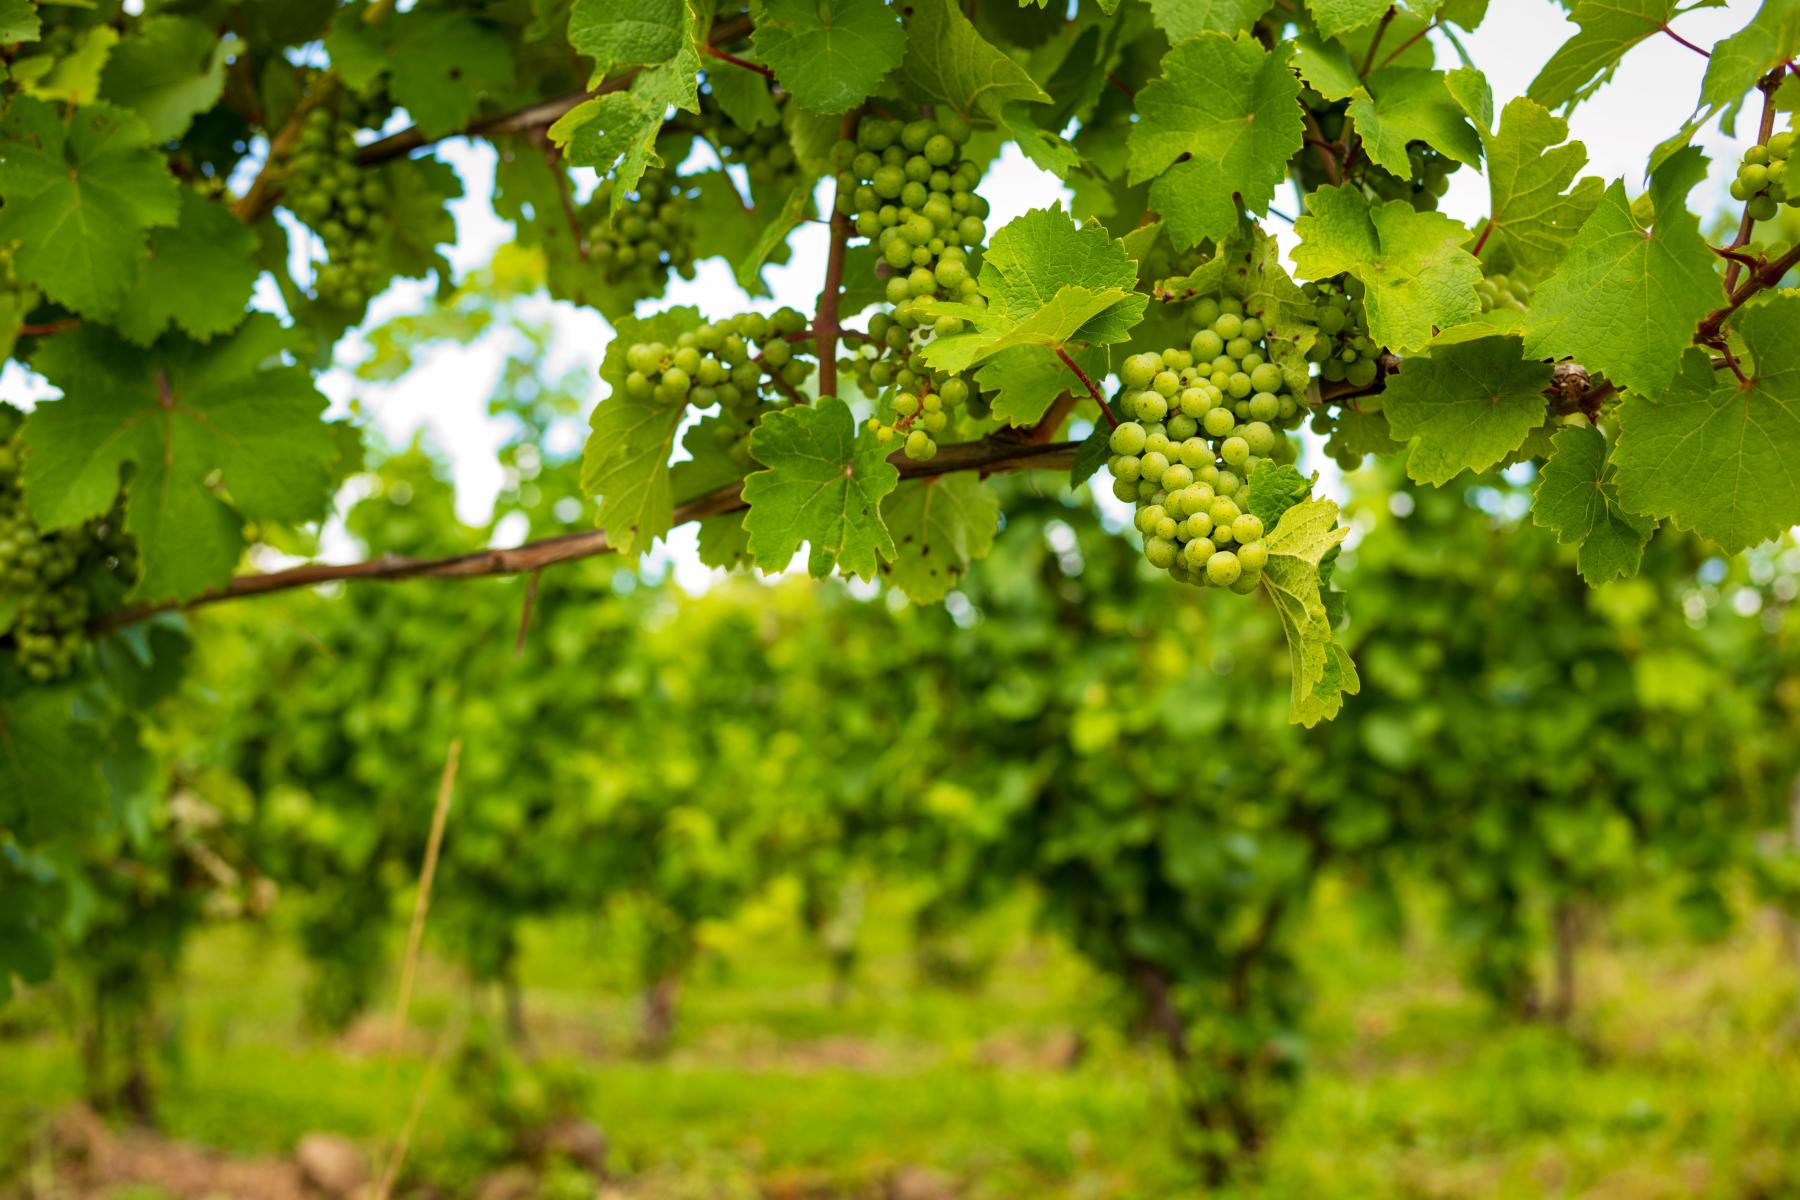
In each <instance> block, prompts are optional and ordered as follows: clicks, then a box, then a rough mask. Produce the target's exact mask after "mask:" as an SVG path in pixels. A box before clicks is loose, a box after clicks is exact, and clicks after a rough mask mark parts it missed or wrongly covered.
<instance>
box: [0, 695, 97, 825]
mask: <svg viewBox="0 0 1800 1200" xmlns="http://www.w3.org/2000/svg"><path fill="white" fill-rule="evenodd" d="M99 751H100V745H99V738H98V737H96V736H95V729H94V726H93V724H92V723H91V722H87V721H80V720H77V719H76V703H75V698H74V696H73V695H72V693H71V692H70V690H69V689H66V688H31V689H28V690H27V691H25V692H24V693H23V694H21V695H16V696H7V697H4V698H0V829H9V830H20V831H22V832H23V833H24V834H25V835H26V836H27V837H29V838H30V839H32V840H34V841H40V840H42V839H44V838H46V837H50V836H53V835H54V834H56V833H57V832H58V831H60V830H66V829H76V828H80V827H81V825H82V823H83V821H84V820H85V818H87V817H88V816H90V815H91V814H94V813H96V812H98V811H99V810H100V809H101V807H102V806H103V805H104V804H105V803H106V784H105V782H104V780H103V779H102V778H101V776H100V768H99V765H98V764H99V761H100V753H99Z"/></svg>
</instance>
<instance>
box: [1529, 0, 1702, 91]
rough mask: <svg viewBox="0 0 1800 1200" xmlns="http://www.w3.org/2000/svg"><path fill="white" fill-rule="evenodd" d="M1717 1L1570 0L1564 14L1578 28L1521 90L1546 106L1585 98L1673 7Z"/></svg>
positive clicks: (1656, 29) (1667, 17) (1658, 26)
mask: <svg viewBox="0 0 1800 1200" xmlns="http://www.w3.org/2000/svg"><path fill="white" fill-rule="evenodd" d="M1722 2H1723V0H1700V2H1699V3H1696V4H1690V5H1688V6H1687V8H1678V6H1677V3H1676V0H1575V7H1574V9H1573V11H1572V12H1571V13H1570V14H1569V15H1570V18H1571V19H1572V20H1573V21H1574V22H1575V23H1576V24H1577V25H1579V26H1581V32H1579V33H1577V34H1576V35H1575V36H1574V37H1572V38H1570V39H1569V40H1568V41H1566V42H1564V43H1563V44H1562V46H1561V47H1560V48H1558V50H1557V51H1556V53H1555V54H1552V55H1551V56H1550V61H1549V62H1547V63H1545V64H1544V68H1543V70H1541V71H1539V72H1538V74H1537V78H1536V79H1533V80H1532V81H1531V86H1529V87H1528V88H1526V89H1525V94H1526V95H1527V96H1529V97H1531V98H1532V99H1533V100H1536V101H1537V102H1538V103H1539V104H1542V105H1543V106H1544V107H1545V108H1561V107H1562V106H1563V105H1565V104H1573V103H1575V102H1576V101H1579V100H1585V99H1586V98H1587V97H1589V96H1591V95H1593V94H1594V93H1595V92H1596V91H1598V90H1599V89H1600V87H1601V86H1602V85H1603V84H1605V83H1606V81H1607V80H1609V79H1611V78H1612V76H1613V72H1614V71H1617V70H1618V69H1619V60H1620V59H1622V58H1624V57H1625V55H1626V53H1627V52H1628V51H1630V49H1631V48H1632V47H1633V46H1635V45H1637V44H1638V43H1639V42H1642V41H1644V40H1645V39H1646V38H1650V37H1654V36H1655V35H1656V34H1658V33H1660V32H1661V31H1662V27H1663V26H1664V25H1665V24H1667V23H1668V22H1669V20H1670V19H1671V18H1673V17H1674V16H1675V15H1676V13H1677V12H1687V11H1691V10H1692V9H1696V8H1710V7H1715V6H1716V5H1718V4H1720V3H1722Z"/></svg>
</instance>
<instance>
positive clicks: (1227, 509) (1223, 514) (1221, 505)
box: [1206, 495, 1240, 526]
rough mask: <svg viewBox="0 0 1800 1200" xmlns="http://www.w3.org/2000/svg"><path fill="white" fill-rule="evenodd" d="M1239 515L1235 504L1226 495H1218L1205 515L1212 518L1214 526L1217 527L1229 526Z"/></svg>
mask: <svg viewBox="0 0 1800 1200" xmlns="http://www.w3.org/2000/svg"><path fill="white" fill-rule="evenodd" d="M1239 513H1240V510H1239V509H1238V506H1237V502H1236V501H1234V500H1232V499H1231V497H1229V496H1226V495H1220V496H1219V497H1218V498H1217V499H1216V500H1214V501H1213V502H1212V505H1211V507H1209V508H1208V509H1207V510H1206V515H1207V516H1209V517H1211V518H1212V521H1213V524H1214V525H1218V526H1224V525H1230V524H1231V523H1232V522H1233V521H1235V520H1237V519H1238V516H1239Z"/></svg>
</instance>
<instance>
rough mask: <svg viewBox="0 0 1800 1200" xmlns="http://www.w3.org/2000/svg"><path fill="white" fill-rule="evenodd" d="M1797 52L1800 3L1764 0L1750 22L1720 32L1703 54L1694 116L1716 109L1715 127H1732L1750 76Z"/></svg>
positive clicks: (1754, 78) (1732, 131)
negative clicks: (1723, 34)
mask: <svg viewBox="0 0 1800 1200" xmlns="http://www.w3.org/2000/svg"><path fill="white" fill-rule="evenodd" d="M1796 54H1800V5H1796V4H1794V3H1793V0H1764V3H1763V6H1762V7H1761V8H1760V9H1758V10H1757V12H1756V15H1755V16H1754V17H1752V18H1750V23H1749V24H1748V25H1745V26H1744V27H1743V28H1742V29H1740V30H1738V31H1737V32H1736V33H1734V34H1732V35H1731V36H1730V37H1728V38H1725V39H1724V40H1722V41H1720V42H1719V43H1718V44H1717V45H1715V46H1714V47H1713V49H1712V57H1710V58H1708V59H1707V60H1706V76H1705V78H1703V79H1702V80H1701V81H1700V106H1701V107H1700V113H1699V114H1698V115H1699V116H1700V122H1701V123H1702V124H1703V123H1704V122H1705V121H1706V120H1707V119H1709V118H1710V117H1711V116H1712V114H1714V113H1722V114H1723V116H1722V117H1721V119H1720V127H1721V128H1722V129H1724V131H1725V132H1726V133H1728V134H1735V133H1736V132H1737V114H1738V112H1739V110H1741V109H1742V108H1743V106H1744V97H1745V96H1746V95H1747V94H1748V93H1749V92H1750V89H1752V88H1754V87H1755V86H1756V81H1757V80H1759V79H1761V78H1762V77H1763V76H1764V75H1766V74H1768V73H1769V72H1770V71H1772V70H1774V69H1775V68H1776V67H1779V66H1781V65H1782V64H1783V63H1786V62H1788V61H1790V60H1791V59H1793V58H1794V56H1795V55H1796Z"/></svg>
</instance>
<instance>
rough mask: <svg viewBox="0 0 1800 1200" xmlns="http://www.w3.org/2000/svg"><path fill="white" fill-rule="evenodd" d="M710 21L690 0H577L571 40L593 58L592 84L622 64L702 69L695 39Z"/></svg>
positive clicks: (688, 70) (690, 71)
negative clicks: (705, 18) (706, 22)
mask: <svg viewBox="0 0 1800 1200" xmlns="http://www.w3.org/2000/svg"><path fill="white" fill-rule="evenodd" d="M704 25H705V21H704V19H703V18H702V16H701V14H700V13H699V12H698V11H697V10H696V9H695V7H694V5H693V4H692V3H690V2H689V0H574V4H573V5H572V6H571V7H570V9H569V44H570V45H571V46H573V47H575V50H576V52H577V53H579V54H584V55H586V56H587V57H589V58H591V59H593V60H594V71H593V75H592V77H591V78H590V79H589V81H588V82H589V84H590V86H598V85H599V84H600V82H601V80H603V79H605V78H606V77H607V76H608V75H610V74H612V72H613V71H615V70H616V69H618V68H620V67H630V66H643V67H655V66H661V65H664V64H667V65H670V66H672V67H674V68H675V69H676V70H677V71H681V72H686V73H688V74H690V75H691V74H693V73H694V72H697V71H698V70H699V69H700V52H699V51H698V50H697V49H696V48H695V41H696V39H697V38H699V37H700V35H701V31H702V30H703V28H704Z"/></svg>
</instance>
